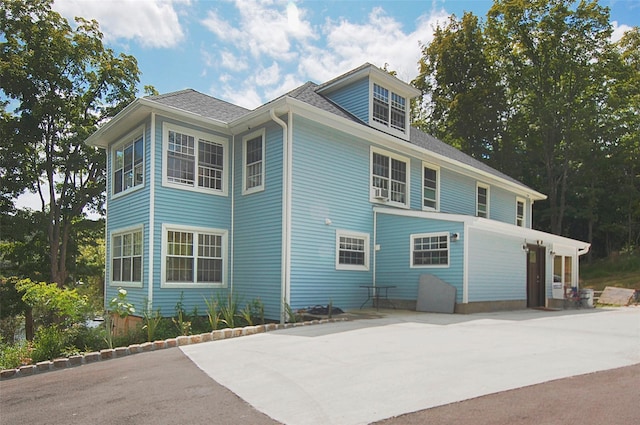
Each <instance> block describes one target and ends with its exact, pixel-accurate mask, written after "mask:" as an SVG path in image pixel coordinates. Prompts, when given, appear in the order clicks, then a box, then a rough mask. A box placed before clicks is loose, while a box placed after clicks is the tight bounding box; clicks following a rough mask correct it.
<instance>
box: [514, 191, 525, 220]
mask: <svg viewBox="0 0 640 425" xmlns="http://www.w3.org/2000/svg"><path fill="white" fill-rule="evenodd" d="M519 202H522V226H520V225H519V224H518V203H519ZM515 223H516V226H518V227H524V228H526V227H527V200H526V199H524V198H521V197H519V196H516V222H515Z"/></svg>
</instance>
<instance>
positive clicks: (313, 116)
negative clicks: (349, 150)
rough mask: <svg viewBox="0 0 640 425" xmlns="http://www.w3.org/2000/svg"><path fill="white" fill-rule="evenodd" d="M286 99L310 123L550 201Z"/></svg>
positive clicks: (300, 102) (467, 167)
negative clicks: (325, 126) (323, 125)
mask: <svg viewBox="0 0 640 425" xmlns="http://www.w3.org/2000/svg"><path fill="white" fill-rule="evenodd" d="M284 100H285V101H286V103H288V104H289V105H291V108H292V111H293V112H294V113H295V114H296V115H300V116H303V117H305V118H308V119H310V120H314V121H317V122H319V123H321V124H325V125H327V126H330V127H332V128H335V129H337V130H341V131H344V132H346V133H350V134H353V135H354V136H357V137H360V138H362V139H365V140H367V141H369V142H371V143H375V144H376V145H379V146H383V147H386V148H393V149H396V150H397V151H399V152H402V153H405V154H407V155H413V156H417V157H418V158H419V159H421V160H424V161H427V162H432V163H434V164H436V165H443V166H448V168H449V169H452V170H453V171H456V172H458V173H460V174H463V175H466V176H468V177H471V178H474V179H482V180H483V181H485V182H486V183H489V184H491V185H494V186H497V187H502V188H505V189H507V190H510V191H513V192H515V193H517V194H520V195H522V196H524V197H526V198H527V199H532V200H533V201H541V200H544V199H547V196H546V195H544V194H542V193H540V192H537V191H535V190H532V189H530V188H527V187H526V186H525V185H522V184H516V183H514V182H512V181H509V180H506V179H503V178H501V177H499V176H496V175H494V174H491V173H488V172H486V171H482V170H479V169H477V168H472V167H470V166H469V165H466V164H463V163H461V162H459V161H456V160H454V159H451V158H448V157H446V156H444V155H440V154H437V153H435V152H432V151H430V150H427V149H425V148H423V147H420V146H417V145H414V144H412V143H410V142H408V141H406V140H402V139H400V138H398V137H395V136H392V135H389V134H387V133H384V132H382V131H380V130H377V129H375V128H373V127H369V126H368V125H367V124H365V123H358V122H354V121H351V120H347V119H345V118H342V117H340V116H337V115H335V114H333V113H331V112H328V111H324V110H322V109H319V108H316V107H315V106H312V105H309V104H308V103H305V102H302V101H300V100H297V99H293V98H285V99H284Z"/></svg>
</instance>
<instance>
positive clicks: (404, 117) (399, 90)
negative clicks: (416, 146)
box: [317, 63, 421, 140]
mask: <svg viewBox="0 0 640 425" xmlns="http://www.w3.org/2000/svg"><path fill="white" fill-rule="evenodd" d="M317 92H318V93H319V94H322V95H323V96H326V97H327V98H329V99H331V100H332V101H333V102H335V103H336V104H338V105H339V106H340V107H342V108H344V109H345V110H346V111H348V112H350V113H351V114H353V115H355V116H356V117H358V118H359V119H360V120H362V121H363V122H364V123H366V124H368V125H370V126H371V127H374V128H377V129H379V130H381V131H384V132H385V133H389V134H393V135H394V136H398V137H401V138H403V139H405V140H409V125H410V119H411V117H410V105H411V99H412V98H414V97H416V96H418V95H420V93H421V92H420V90H418V89H417V88H415V87H413V86H411V85H409V84H407V83H405V82H404V81H401V80H399V79H398V78H396V77H394V76H393V75H391V74H389V73H388V72H386V71H384V70H382V69H380V68H378V67H376V66H374V65H371V64H369V63H366V64H364V65H362V66H360V67H358V68H356V69H354V70H353V71H350V72H348V73H346V74H344V75H341V76H340V77H337V78H335V79H333V80H331V81H329V82H327V83H325V84H322V85H321V86H319V87H318V89H317Z"/></svg>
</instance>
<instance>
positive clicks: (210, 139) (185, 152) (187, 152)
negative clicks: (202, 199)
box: [163, 124, 227, 194]
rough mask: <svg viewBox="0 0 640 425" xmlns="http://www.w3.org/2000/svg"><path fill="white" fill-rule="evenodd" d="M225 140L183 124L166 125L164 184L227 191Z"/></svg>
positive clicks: (214, 191) (223, 192)
mask: <svg viewBox="0 0 640 425" xmlns="http://www.w3.org/2000/svg"><path fill="white" fill-rule="evenodd" d="M226 144H227V143H226V141H225V140H224V139H221V138H218V137H215V136H213V135H209V134H205V133H200V132H198V131H195V130H190V129H187V128H180V127H169V126H168V125H166V124H165V127H164V148H165V164H164V165H165V166H164V169H165V172H164V177H163V184H166V185H169V186H174V187H183V188H194V189H197V190H206V191H207V192H213V193H216V192H217V193H222V194H226V184H225V181H226V169H225V155H226Z"/></svg>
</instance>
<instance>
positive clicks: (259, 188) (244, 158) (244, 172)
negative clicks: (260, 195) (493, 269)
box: [242, 129, 266, 195]
mask: <svg viewBox="0 0 640 425" xmlns="http://www.w3.org/2000/svg"><path fill="white" fill-rule="evenodd" d="M265 135H266V131H265V129H262V130H258V131H254V132H253V133H251V134H248V135H246V136H244V137H243V138H242V194H243V195H249V194H251V193H256V192H262V191H263V190H264V186H265V181H264V179H265V168H266V161H265V159H266V158H265V153H266V149H265V145H266V137H265ZM256 137H262V177H261V181H262V184H261V185H259V186H254V187H252V188H249V189H247V142H248V141H249V140H253V139H255V138H256Z"/></svg>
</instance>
